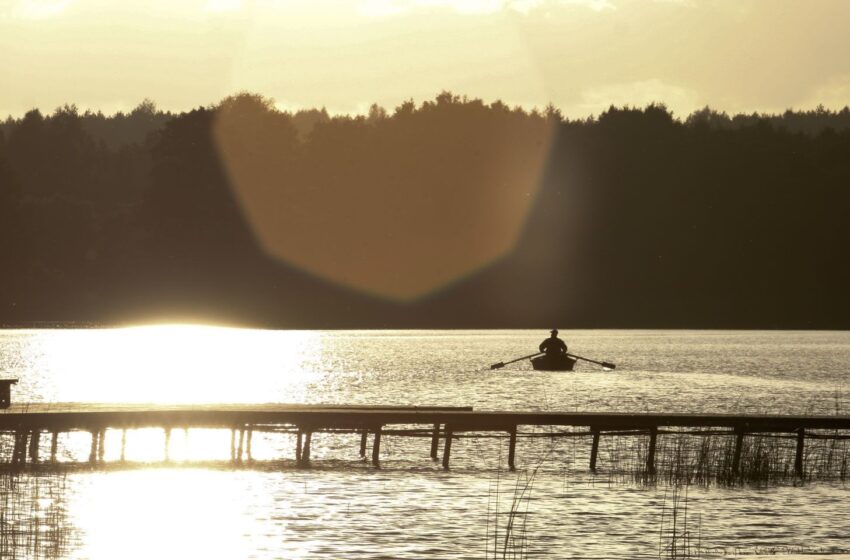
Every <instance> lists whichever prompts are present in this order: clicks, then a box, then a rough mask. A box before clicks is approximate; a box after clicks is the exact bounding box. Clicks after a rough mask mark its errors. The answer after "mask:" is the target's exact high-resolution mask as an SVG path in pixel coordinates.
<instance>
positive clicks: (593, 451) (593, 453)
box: [590, 427, 599, 472]
mask: <svg viewBox="0 0 850 560" xmlns="http://www.w3.org/2000/svg"><path fill="white" fill-rule="evenodd" d="M590 431H591V433H592V434H593V443H591V445H590V472H596V457H597V456H598V455H599V428H594V427H591V428H590Z"/></svg>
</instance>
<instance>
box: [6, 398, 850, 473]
mask: <svg viewBox="0 0 850 560" xmlns="http://www.w3.org/2000/svg"><path fill="white" fill-rule="evenodd" d="M522 427H535V428H540V427H543V428H550V429H557V428H564V427H573V428H576V427H578V428H586V430H587V431H586V432H582V433H580V434H578V435H587V436H591V438H592V443H591V451H590V464H589V468H590V470H591V471H595V470H596V463H597V456H598V449H599V441H600V438H601V437H602V436H604V435H606V434H622V433H643V434H648V436H649V445H648V449H647V453H646V470H647V472H648V473H650V474H652V473H654V472H655V468H656V465H655V452H656V445H657V439H658V436H659V434H660V433H663V432H662V431H661V430H668V429H674V428H676V429H682V428H685V429H694V428H711V429H720V430H723V432H721V433H725V434H728V435H730V436H735V447H734V456H733V466H732V469H733V471H737V470H738V469H739V466H740V461H741V449H742V445H743V441H744V437H745V436H746V435H747V434H758V433H784V434H792V435H793V437H796V457H795V465H794V467H795V472H796V474H798V475H799V476H802V475H803V458H804V448H805V441H806V435H807V432H809V431H811V430H842V431H846V430H850V416H780V415H743V414H651V413H609V412H534V411H526V412H497V411H475V410H473V409H472V408H471V407H415V406H413V407H411V406H401V407H393V406H364V405H295V404H244V405H242V404H209V405H201V404H195V405H141V404H139V405H137V404H80V403H68V404H57V403H30V404H24V403H19V404H14V405H12V406H11V407H10V408H9V409H7V410H4V411H2V412H0V434H6V435H11V436H12V437H13V438H14V445H13V451H12V454H11V457H10V458H9V461H8V462H9V463H11V465H13V466H23V465H25V464H27V461H28V460H29V462H30V463H38V462H39V461H40V458H39V449H40V438H41V437H42V435H49V436H50V437H51V445H50V449H51V452H50V459H49V461H51V462H54V461H56V450H57V439H58V437H59V435H60V434H63V433H68V432H75V431H85V432H88V433H90V434H91V452H90V454H89V461H90V462H91V463H98V462H102V461H103V457H104V433H105V432H106V430H121V431H122V434H123V435H122V449H121V458H122V460H123V457H124V449H123V447H124V444H125V442H126V432H127V430H132V429H138V428H160V429H162V430H163V433H164V442H165V449H166V455H165V456H166V458H167V453H168V452H167V450H168V442H169V440H170V435H171V431H172V430H173V429H189V428H211V429H227V430H230V431H231V459H232V460H233V461H235V462H241V461H242V459H243V457H244V456H245V453H246V452H247V455H248V457H249V458H250V456H251V437H252V434H253V433H254V432H259V431H267V432H281V431H288V432H290V433H294V434H296V446H295V447H296V449H295V460H296V461H297V462H298V463H299V464H301V465H307V464H309V462H310V447H311V439H312V435H313V434H314V433H318V432H332V433H352V434H357V435H359V436H360V440H359V445H360V455H361V456H362V457H365V456H366V451H367V443H368V436H369V435H372V453H371V459H372V462H373V463H374V464H376V465H377V464H378V463H379V460H380V453H381V437H382V435H403V436H414V437H425V438H429V439H430V443H431V445H430V451H431V458H432V459H434V460H438V459H439V457H438V453H439V448H440V443H441V442H442V445H443V454H442V465H443V467H444V468H446V469H448V468H449V464H450V461H451V451H452V441H453V440H454V439H457V438H458V437H461V434H465V437H477V436H484V435H486V434H487V433H492V432H501V433H502V434H503V437H505V436H506V437H507V438H508V439H509V445H508V466H509V467H510V468H511V469H513V468H514V467H515V462H516V443H517V438H518V437H522V436H531V435H532V434H528V433H522V432H520V428H522ZM535 435H537V436H540V435H541V434H540V433H537V434H535ZM545 435H546V436H552V437H556V436H557V435H559V434H558V433H555V432H550V433H549V434H545ZM560 435H567V434H560ZM569 435H577V434H576V433H575V432H572V433H570V434H569ZM836 437H838V438H841V437H845V438H846V437H850V436H836Z"/></svg>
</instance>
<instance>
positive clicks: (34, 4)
mask: <svg viewBox="0 0 850 560" xmlns="http://www.w3.org/2000/svg"><path fill="white" fill-rule="evenodd" d="M70 4H71V0H19V1H17V2H14V1H13V2H8V3H2V4H0V15H3V14H5V15H8V16H11V17H12V18H13V19H29V20H33V19H35V20H38V19H48V18H52V17H56V16H58V15H60V14H62V13H63V12H64V11H65V10H66V9H67V8H68V6H69V5H70Z"/></svg>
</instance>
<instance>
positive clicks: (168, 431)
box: [165, 426, 171, 463]
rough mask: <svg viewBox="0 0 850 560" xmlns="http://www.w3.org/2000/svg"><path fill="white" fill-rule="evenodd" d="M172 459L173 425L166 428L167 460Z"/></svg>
mask: <svg viewBox="0 0 850 560" xmlns="http://www.w3.org/2000/svg"><path fill="white" fill-rule="evenodd" d="M169 461H171V426H169V427H167V428H165V462H166V463H167V462H169Z"/></svg>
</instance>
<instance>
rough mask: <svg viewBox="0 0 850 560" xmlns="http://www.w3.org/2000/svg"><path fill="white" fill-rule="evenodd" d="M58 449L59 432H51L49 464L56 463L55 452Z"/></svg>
mask: <svg viewBox="0 0 850 560" xmlns="http://www.w3.org/2000/svg"><path fill="white" fill-rule="evenodd" d="M58 447H59V432H58V431H56V430H53V431H52V432H51V434H50V462H51V463H55V462H56V450H57V449H58Z"/></svg>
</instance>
